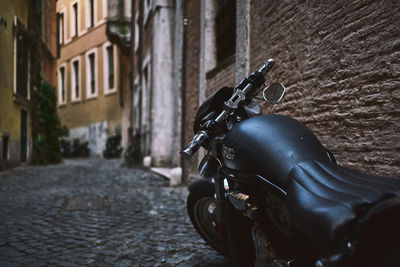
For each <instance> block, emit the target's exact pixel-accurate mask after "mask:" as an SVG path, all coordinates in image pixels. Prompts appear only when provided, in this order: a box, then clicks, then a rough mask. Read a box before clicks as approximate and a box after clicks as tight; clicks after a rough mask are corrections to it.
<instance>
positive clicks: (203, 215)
mask: <svg viewBox="0 0 400 267" xmlns="http://www.w3.org/2000/svg"><path fill="white" fill-rule="evenodd" d="M215 201H216V200H215V198H214V196H213V194H210V192H206V191H200V190H199V191H198V192H190V193H189V196H188V198H187V202H186V206H187V210H188V214H189V218H190V221H191V222H192V224H193V226H194V228H195V229H196V231H197V232H198V233H199V235H200V236H201V237H202V238H203V239H204V241H206V243H207V244H208V245H210V246H211V247H212V248H213V249H215V250H216V251H218V252H219V253H220V254H221V255H223V256H225V257H228V255H229V248H228V246H227V244H226V243H224V242H223V241H222V240H221V239H220V238H219V236H218V229H217V224H216V214H215V207H216V203H215Z"/></svg>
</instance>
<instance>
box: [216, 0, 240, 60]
mask: <svg viewBox="0 0 400 267" xmlns="http://www.w3.org/2000/svg"><path fill="white" fill-rule="evenodd" d="M217 5H218V7H217V16H216V17H215V27H216V43H217V64H219V63H221V61H223V60H224V59H226V58H228V57H229V56H231V55H233V54H235V50H236V1H232V0H220V1H218V2H217Z"/></svg>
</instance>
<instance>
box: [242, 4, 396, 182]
mask: <svg viewBox="0 0 400 267" xmlns="http://www.w3.org/2000/svg"><path fill="white" fill-rule="evenodd" d="M250 12H251V16H250V18H251V25H250V66H251V71H253V70H254V69H256V68H257V67H259V66H260V65H261V64H262V62H264V61H265V60H266V59H267V58H269V57H272V58H274V59H275V61H276V63H277V64H276V66H275V68H274V69H273V70H272V71H271V74H270V75H269V77H271V80H273V81H280V82H282V83H283V84H284V85H285V86H286V87H287V93H286V95H285V97H284V99H283V100H282V103H281V104H278V105H275V106H273V107H272V106H268V105H264V112H275V113H281V114H286V115H289V116H292V117H294V118H296V119H299V120H300V121H302V122H304V123H305V124H306V125H307V126H308V127H310V128H311V129H312V130H313V131H314V133H315V134H316V135H317V137H318V138H319V139H320V140H321V141H322V143H323V144H324V145H325V146H326V147H327V148H329V149H330V150H332V152H333V153H334V154H335V156H336V158H337V160H338V162H339V164H341V165H344V166H347V167H350V168H352V169H357V170H359V171H362V172H364V173H371V174H379V175H388V176H394V177H397V178H400V157H399V155H400V154H399V153H400V134H399V132H400V65H399V59H400V35H399V29H400V20H399V19H398V14H399V12H400V3H396V2H394V1H393V2H390V1H368V2H367V1H361V2H359V1H344V0H342V1H335V2H329V3H328V2H320V3H318V2H310V1H278V0H275V1H263V0H254V1H251V11H250Z"/></svg>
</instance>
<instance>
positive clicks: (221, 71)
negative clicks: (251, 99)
mask: <svg viewBox="0 0 400 267" xmlns="http://www.w3.org/2000/svg"><path fill="white" fill-rule="evenodd" d="M223 86H231V87H234V86H235V57H234V56H232V57H229V58H227V59H226V60H225V62H224V63H223V64H222V65H220V66H217V67H216V68H215V69H214V70H211V71H209V72H208V73H207V89H206V95H207V96H208V95H210V94H212V93H213V92H215V91H216V90H217V89H219V88H221V87H223Z"/></svg>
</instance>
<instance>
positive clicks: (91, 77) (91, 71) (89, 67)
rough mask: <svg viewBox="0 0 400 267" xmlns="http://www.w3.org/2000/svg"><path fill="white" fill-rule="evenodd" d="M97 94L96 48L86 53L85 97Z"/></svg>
mask: <svg viewBox="0 0 400 267" xmlns="http://www.w3.org/2000/svg"><path fill="white" fill-rule="evenodd" d="M96 96H97V49H96V48H95V49H92V50H90V51H88V52H87V53H86V98H93V97H96Z"/></svg>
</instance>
